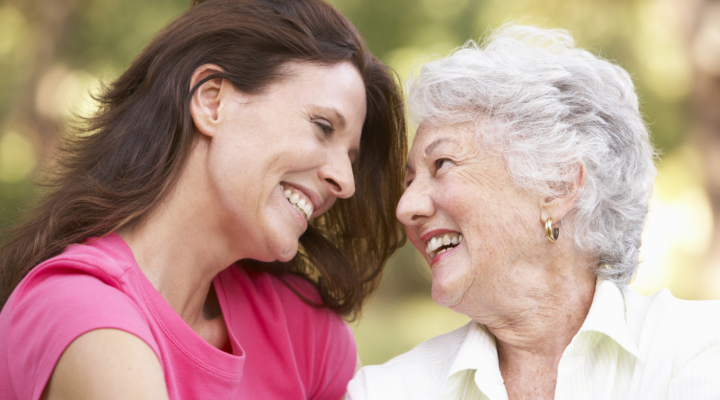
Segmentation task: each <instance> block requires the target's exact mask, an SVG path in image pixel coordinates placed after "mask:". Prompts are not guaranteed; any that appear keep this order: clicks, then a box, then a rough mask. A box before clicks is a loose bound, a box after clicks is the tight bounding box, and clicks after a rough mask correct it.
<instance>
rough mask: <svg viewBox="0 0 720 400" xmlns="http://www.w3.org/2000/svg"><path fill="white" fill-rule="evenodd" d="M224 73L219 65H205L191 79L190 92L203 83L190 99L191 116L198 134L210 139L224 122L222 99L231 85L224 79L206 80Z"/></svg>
mask: <svg viewBox="0 0 720 400" xmlns="http://www.w3.org/2000/svg"><path fill="white" fill-rule="evenodd" d="M223 72H224V71H223V69H222V68H220V67H218V66H217V65H213V64H205V65H202V66H200V67H198V69H196V70H195V72H194V73H193V75H192V77H191V79H190V90H192V89H193V88H195V86H197V85H198V83H200V82H202V83H201V84H200V85H199V86H197V89H195V92H193V94H192V97H191V99H190V115H191V116H192V119H193V122H194V123H195V127H196V128H197V130H198V132H199V133H201V134H203V135H206V136H210V137H212V136H215V133H216V131H217V129H218V127H219V124H220V122H221V121H222V108H223V101H222V99H223V97H224V96H225V95H226V92H227V90H228V86H229V85H228V84H227V82H225V80H224V79H223V78H212V79H208V80H206V79H207V78H208V77H211V76H212V75H215V74H220V73H223ZM203 81H204V82H203Z"/></svg>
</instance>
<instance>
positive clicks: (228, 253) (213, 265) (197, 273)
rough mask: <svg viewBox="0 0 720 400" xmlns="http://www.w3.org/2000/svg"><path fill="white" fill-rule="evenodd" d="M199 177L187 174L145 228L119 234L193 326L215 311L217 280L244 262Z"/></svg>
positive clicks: (140, 227) (154, 212) (162, 293)
mask: <svg viewBox="0 0 720 400" xmlns="http://www.w3.org/2000/svg"><path fill="white" fill-rule="evenodd" d="M191 158H192V157H191ZM192 161H193V160H190V161H189V162H188V164H192ZM196 169H197V168H196ZM188 170H192V168H186V170H185V171H186V172H187V171H188ZM195 175H197V176H193V174H192V173H184V174H182V175H181V177H180V179H179V180H178V182H177V183H176V185H175V187H174V188H173V190H172V192H171V193H170V194H168V196H167V198H166V199H164V200H162V201H161V203H160V204H159V205H158V206H157V207H156V208H155V210H153V211H152V212H151V213H150V215H149V216H148V217H147V218H146V219H145V220H144V221H143V222H142V223H141V224H139V225H137V226H134V227H132V228H131V229H123V230H120V231H118V232H117V233H118V234H119V235H120V236H121V237H122V238H123V239H124V240H125V242H127V244H128V246H130V249H131V250H132V252H133V255H134V256H135V260H136V261H137V263H138V266H139V267H140V270H141V271H142V272H143V273H144V274H145V276H146V277H147V278H148V280H149V281H150V282H151V283H152V285H153V286H154V287H155V289H157V291H158V292H159V293H160V294H161V295H162V296H163V298H164V299H165V301H167V302H168V304H169V305H170V306H171V307H172V308H173V310H175V312H176V313H177V314H178V315H180V317H181V318H182V319H183V320H185V322H187V323H188V325H190V326H191V327H195V326H198V325H199V324H202V323H203V321H206V320H207V319H208V316H209V312H208V307H209V308H210V309H215V307H213V306H212V301H208V294H209V293H210V288H211V285H212V280H213V278H215V276H216V275H217V274H218V273H220V271H222V270H224V269H225V268H227V267H228V266H230V265H231V264H232V263H233V262H235V261H237V260H240V259H242V258H243V254H240V253H238V251H237V249H236V248H234V247H233V246H232V244H231V243H230V242H228V240H227V238H226V236H227V235H224V234H223V225H222V219H221V218H219V216H217V215H216V214H217V211H216V210H214V209H213V207H212V206H209V205H211V204H214V203H213V202H212V201H208V199H205V198H203V197H202V196H204V195H206V194H207V193H209V192H210V190H207V188H204V187H203V185H204V183H203V180H202V177H201V174H199V173H196V174H195ZM211 300H212V299H211ZM208 304H210V305H208ZM211 313H213V312H211Z"/></svg>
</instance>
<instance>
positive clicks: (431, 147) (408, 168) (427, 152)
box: [405, 137, 459, 172]
mask: <svg viewBox="0 0 720 400" xmlns="http://www.w3.org/2000/svg"><path fill="white" fill-rule="evenodd" d="M445 142H450V143H455V144H458V143H459V141H458V140H457V139H454V138H448V137H444V138H438V139H435V140H433V142H432V143H430V144H429V145H428V146H427V147H425V151H424V153H425V157H428V156H429V155H430V153H432V152H433V151H435V149H437V148H438V147H440V145H442V144H443V143H445ZM405 170H406V171H409V172H412V171H413V168H412V166H410V161H408V162H407V164H405Z"/></svg>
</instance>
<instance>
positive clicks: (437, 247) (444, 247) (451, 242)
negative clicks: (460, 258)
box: [425, 233, 463, 258]
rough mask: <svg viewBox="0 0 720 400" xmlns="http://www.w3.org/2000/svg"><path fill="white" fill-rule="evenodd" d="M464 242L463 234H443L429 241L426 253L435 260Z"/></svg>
mask: <svg viewBox="0 0 720 400" xmlns="http://www.w3.org/2000/svg"><path fill="white" fill-rule="evenodd" d="M462 241H463V235H462V234H461V233H441V234H439V235H437V236H435V237H433V238H432V239H430V240H428V242H427V245H426V247H425V252H426V253H427V254H428V255H429V256H430V258H434V257H435V256H437V255H439V254H441V253H444V252H446V251H448V250H452V249H453V248H455V247H456V246H457V245H459V244H460V243H462Z"/></svg>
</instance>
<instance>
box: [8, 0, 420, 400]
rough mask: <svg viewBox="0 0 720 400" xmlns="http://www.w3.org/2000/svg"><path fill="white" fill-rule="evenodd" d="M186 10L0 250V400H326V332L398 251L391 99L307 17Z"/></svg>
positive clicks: (337, 392) (109, 92)
mask: <svg viewBox="0 0 720 400" xmlns="http://www.w3.org/2000/svg"><path fill="white" fill-rule="evenodd" d="M197 3H199V4H194V5H193V6H192V7H191V8H190V9H189V10H188V11H187V12H186V13H185V14H183V15H182V16H180V17H179V18H177V19H176V20H175V21H173V22H172V23H170V24H169V25H168V26H167V27H166V28H165V29H164V30H163V31H162V32H161V33H160V34H159V35H158V36H157V37H156V38H155V39H154V40H153V41H152V43H151V44H150V45H149V46H148V47H147V48H146V49H145V50H144V51H143V52H142V54H141V55H140V56H139V57H138V58H137V60H136V61H135V62H134V63H133V64H132V65H131V66H130V68H129V69H128V70H127V71H126V72H125V73H124V74H123V75H122V76H120V77H119V78H118V79H117V80H116V81H115V82H113V83H112V84H111V85H109V86H108V87H107V88H106V89H105V91H104V92H103V93H102V94H101V95H100V96H99V99H98V100H99V102H100V104H101V108H100V111H99V112H98V113H97V115H96V116H95V117H94V118H92V119H90V120H89V121H87V126H86V127H85V128H83V132H82V133H84V134H83V135H77V136H76V137H73V138H72V139H71V140H69V142H68V144H67V145H66V146H65V147H64V148H63V150H62V151H61V155H60V157H59V160H58V164H57V165H58V167H57V171H56V173H55V174H54V175H53V176H52V177H49V178H48V183H49V185H50V187H51V190H50V191H49V192H48V193H47V194H46V195H45V196H44V198H43V199H41V201H40V202H39V203H38V205H37V206H36V207H35V208H34V209H33V211H32V213H31V214H30V215H28V218H27V219H26V221H25V222H24V223H23V224H22V225H20V226H18V227H16V228H14V229H13V230H11V231H9V232H7V233H6V234H5V237H4V238H3V241H2V244H1V246H2V247H0V273H1V276H2V281H1V282H0V299H1V300H0V301H1V302H2V305H3V309H2V313H1V314H0V393H2V397H3V398H6V399H38V398H46V399H67V398H72V399H90V398H103V399H115V398H133V399H145V398H148V399H150V398H151V399H159V398H172V399H180V398H186V399H201V398H208V399H210V398H212V399H220V398H238V399H239V398H278V399H280V398H282V399H286V398H317V399H334V398H339V397H341V396H342V395H343V393H344V392H345V386H346V384H347V382H348V381H349V380H350V378H351V376H352V374H353V371H354V370H355V364H356V351H355V344H354V340H353V338H352V333H351V332H350V330H349V329H348V327H347V325H346V324H345V323H344V321H343V320H342V319H341V317H350V318H352V317H353V316H354V315H355V314H356V313H357V312H358V311H359V310H360V307H361V305H362V303H363V301H364V300H365V299H366V298H367V296H368V295H369V294H370V293H371V292H372V291H373V289H374V288H375V286H376V284H377V280H378V278H379V276H380V273H381V270H382V267H383V265H384V263H385V261H386V260H387V258H388V257H389V256H390V254H392V252H393V251H394V250H395V249H396V248H397V247H398V246H400V245H401V244H402V243H403V241H404V234H403V233H402V230H401V229H400V228H399V226H398V223H397V221H396V220H395V216H394V208H395V204H396V203H397V201H398V199H399V198H400V195H401V191H402V175H403V172H402V168H401V166H402V165H403V164H404V158H405V152H406V146H407V144H406V137H405V125H404V119H403V116H402V103H401V98H400V96H399V94H398V93H399V92H398V88H397V87H396V83H395V81H394V79H393V76H392V74H391V73H390V72H389V70H388V69H387V67H386V66H384V65H383V64H382V63H381V62H379V61H378V60H377V59H376V58H375V57H373V56H372V55H371V54H370V53H369V52H368V50H367V48H366V47H365V45H364V44H363V41H362V38H361V37H360V36H359V34H358V33H357V31H356V30H355V28H354V27H353V26H352V25H351V24H350V23H349V22H348V21H347V20H346V19H345V18H344V17H343V16H342V15H340V14H339V13H338V12H337V11H336V10H335V9H334V8H332V7H331V6H329V5H328V4H326V3H325V2H323V1H322V0H302V1H298V0H292V1H291V0H272V1H270V0H208V1H205V2H197ZM336 200H337V201H336ZM238 260H240V261H238ZM228 266H230V267H228Z"/></svg>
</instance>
